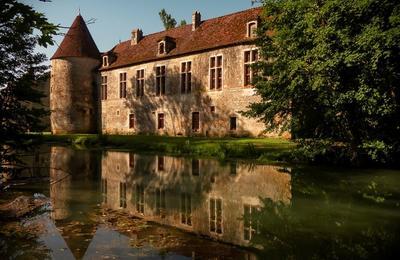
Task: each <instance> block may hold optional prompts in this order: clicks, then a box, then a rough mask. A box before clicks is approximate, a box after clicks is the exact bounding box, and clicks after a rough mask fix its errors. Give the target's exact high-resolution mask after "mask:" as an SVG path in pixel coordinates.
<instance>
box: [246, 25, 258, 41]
mask: <svg viewBox="0 0 400 260" xmlns="http://www.w3.org/2000/svg"><path fill="white" fill-rule="evenodd" d="M247 37H249V38H255V37H257V21H251V22H248V23H247Z"/></svg>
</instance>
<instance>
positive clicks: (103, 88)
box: [101, 76, 107, 100]
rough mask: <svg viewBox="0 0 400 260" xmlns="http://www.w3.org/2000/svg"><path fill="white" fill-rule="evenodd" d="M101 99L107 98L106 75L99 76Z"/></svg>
mask: <svg viewBox="0 0 400 260" xmlns="http://www.w3.org/2000/svg"><path fill="white" fill-rule="evenodd" d="M101 99H102V100H107V76H101Z"/></svg>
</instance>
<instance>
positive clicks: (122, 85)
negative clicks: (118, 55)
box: [119, 72, 126, 98]
mask: <svg viewBox="0 0 400 260" xmlns="http://www.w3.org/2000/svg"><path fill="white" fill-rule="evenodd" d="M119 98H126V72H124V73H120V74H119Z"/></svg>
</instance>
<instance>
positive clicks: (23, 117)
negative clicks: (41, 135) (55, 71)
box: [0, 0, 57, 172]
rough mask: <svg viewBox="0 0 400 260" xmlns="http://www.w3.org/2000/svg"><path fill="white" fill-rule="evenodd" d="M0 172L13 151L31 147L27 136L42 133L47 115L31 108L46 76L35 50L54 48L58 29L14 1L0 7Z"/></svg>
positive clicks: (11, 160) (7, 0)
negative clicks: (40, 47) (32, 133)
mask: <svg viewBox="0 0 400 260" xmlns="http://www.w3.org/2000/svg"><path fill="white" fill-rule="evenodd" d="M0 10H1V11H0V14H1V15H0V58H1V63H0V136H1V138H0V172H4V171H6V170H7V167H5V168H4V166H9V165H10V164H11V165H12V164H13V163H14V162H15V161H16V160H17V158H16V151H17V150H23V149H26V148H28V147H29V144H31V137H29V136H27V135H25V134H26V133H27V132H29V131H32V130H36V131H38V130H39V131H40V130H41V129H42V125H41V120H40V118H41V117H42V116H43V115H45V113H47V112H46V111H44V110H43V109H41V108H37V107H35V106H32V104H33V103H40V98H41V97H42V94H41V93H40V92H38V91H37V90H35V86H36V85H37V84H40V83H39V82H40V81H41V80H43V78H44V77H45V75H46V70H47V68H48V67H47V66H45V65H43V62H44V61H45V59H46V57H45V56H44V55H43V54H38V53H35V47H36V46H37V45H40V46H44V47H46V46H48V45H49V44H53V41H52V36H53V35H54V34H55V33H56V30H57V27H56V26H55V25H53V24H51V23H49V22H48V21H47V19H46V18H45V17H44V15H43V14H41V13H38V12H36V11H34V10H33V9H32V7H30V6H28V5H25V4H22V3H19V2H18V1H15V0H3V1H2V2H1V3H0Z"/></svg>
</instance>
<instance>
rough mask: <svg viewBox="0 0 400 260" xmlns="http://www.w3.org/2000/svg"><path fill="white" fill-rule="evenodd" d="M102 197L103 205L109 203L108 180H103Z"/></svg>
mask: <svg viewBox="0 0 400 260" xmlns="http://www.w3.org/2000/svg"><path fill="white" fill-rule="evenodd" d="M101 196H102V197H103V203H107V179H101Z"/></svg>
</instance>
